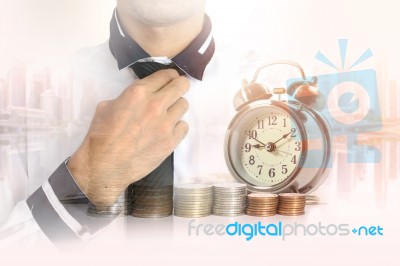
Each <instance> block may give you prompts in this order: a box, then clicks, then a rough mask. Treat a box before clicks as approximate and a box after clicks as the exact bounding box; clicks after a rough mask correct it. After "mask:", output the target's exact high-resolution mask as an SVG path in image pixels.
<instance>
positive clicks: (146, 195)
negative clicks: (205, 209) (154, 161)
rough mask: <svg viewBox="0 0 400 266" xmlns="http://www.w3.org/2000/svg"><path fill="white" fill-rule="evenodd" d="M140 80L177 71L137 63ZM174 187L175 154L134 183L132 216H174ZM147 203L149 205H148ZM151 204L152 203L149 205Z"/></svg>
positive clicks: (166, 66)
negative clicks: (166, 70) (164, 71)
mask: <svg viewBox="0 0 400 266" xmlns="http://www.w3.org/2000/svg"><path fill="white" fill-rule="evenodd" d="M131 68H132V69H133V71H134V72H135V74H136V75H137V76H138V78H140V79H142V78H145V77H147V76H149V75H151V74H153V73H154V72H156V71H159V70H162V69H170V68H173V69H176V70H177V71H178V72H179V73H180V74H183V72H182V71H181V70H180V69H179V68H178V67H177V66H176V65H175V64H174V63H172V64H169V65H165V64H162V63H158V62H136V63H135V64H133V65H132V66H131ZM173 185H174V160H173V153H172V154H171V155H169V156H168V157H167V158H166V159H165V160H164V161H163V162H162V163H161V164H160V166H158V167H157V168H156V169H155V170H154V171H153V172H151V173H150V174H148V175H147V176H145V177H144V178H142V179H141V180H139V181H137V182H135V183H133V184H132V185H131V186H130V187H129V189H128V195H129V196H128V197H129V198H131V199H133V206H132V209H131V210H132V212H131V214H132V215H133V216H137V217H164V216H168V215H171V214H172V194H173ZM146 202H147V203H146ZM149 202H152V203H151V204H149Z"/></svg>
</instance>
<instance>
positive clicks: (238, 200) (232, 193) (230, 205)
mask: <svg viewBox="0 0 400 266" xmlns="http://www.w3.org/2000/svg"><path fill="white" fill-rule="evenodd" d="M213 192H214V196H213V207H212V213H213V214H215V215H219V216H237V215H242V214H244V209H245V207H246V195H247V190H246V185H245V184H242V183H220V184H215V185H214V186H213Z"/></svg>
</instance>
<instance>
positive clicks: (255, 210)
mask: <svg viewBox="0 0 400 266" xmlns="http://www.w3.org/2000/svg"><path fill="white" fill-rule="evenodd" d="M278 202H279V201H278V195H276V194H270V193H251V194H249V195H247V206H246V214H247V215H251V216H264V217H265V216H273V215H276V212H277V208H278Z"/></svg>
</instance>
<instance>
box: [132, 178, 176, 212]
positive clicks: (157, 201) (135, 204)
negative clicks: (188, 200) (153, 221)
mask: <svg viewBox="0 0 400 266" xmlns="http://www.w3.org/2000/svg"><path fill="white" fill-rule="evenodd" d="M129 195H130V197H131V199H132V211H131V215H132V216H135V217H140V218H161V217H166V216H170V215H172V209H173V186H172V185H162V186H154V185H150V184H146V183H145V182H141V183H139V182H137V183H134V184H132V185H130V186H129Z"/></svg>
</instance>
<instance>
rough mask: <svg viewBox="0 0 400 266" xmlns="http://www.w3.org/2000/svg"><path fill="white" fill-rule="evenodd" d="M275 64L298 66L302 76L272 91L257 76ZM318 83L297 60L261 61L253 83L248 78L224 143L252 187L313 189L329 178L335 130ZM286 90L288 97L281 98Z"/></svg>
mask: <svg viewBox="0 0 400 266" xmlns="http://www.w3.org/2000/svg"><path fill="white" fill-rule="evenodd" d="M274 65H287V66H291V67H295V68H297V69H298V70H299V72H300V74H301V79H300V80H299V81H296V82H294V83H292V84H289V85H288V86H287V88H275V89H273V90H272V92H271V91H270V90H269V89H268V88H267V87H266V86H265V85H263V84H261V83H257V78H258V76H259V73H260V71H261V70H263V69H265V68H267V67H271V66H274ZM317 83H318V80H317V78H316V77H313V78H311V79H308V80H307V79H306V76H305V74H304V71H303V69H302V68H301V66H300V65H299V64H297V63H295V62H291V61H276V62H272V63H270V64H266V65H264V66H261V67H260V68H259V69H258V70H257V71H256V73H255V75H254V78H253V80H252V81H251V82H248V81H246V80H244V81H243V85H242V88H241V89H240V90H239V92H238V93H237V94H236V95H235V98H234V107H235V110H236V111H237V114H236V115H235V116H234V117H233V119H232V121H231V122H230V125H229V127H228V130H227V133H226V137H225V143H224V148H225V160H226V163H227V166H228V168H229V171H230V172H231V174H232V175H233V176H234V177H235V178H236V179H238V180H239V181H240V182H243V183H245V184H247V186H248V189H249V190H250V191H253V192H271V193H281V192H296V193H310V192H311V191H313V190H315V189H316V188H317V187H318V186H319V185H321V183H322V182H323V181H324V180H325V179H326V177H327V175H328V173H329V169H330V163H331V157H332V156H331V135H330V131H329V125H328V123H327V122H326V120H325V119H324V117H323V116H322V114H320V112H319V111H318V110H319V109H320V108H321V107H322V106H323V105H324V100H323V98H322V96H320V94H319V93H318V90H317V85H318V84H317ZM282 94H287V97H285V98H287V100H281V96H282ZM274 95H275V97H273V96H274ZM276 97H278V100H273V99H272V98H276Z"/></svg>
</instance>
